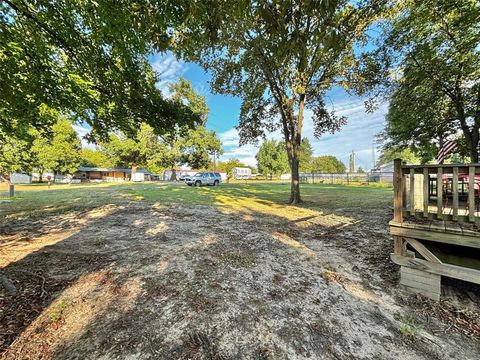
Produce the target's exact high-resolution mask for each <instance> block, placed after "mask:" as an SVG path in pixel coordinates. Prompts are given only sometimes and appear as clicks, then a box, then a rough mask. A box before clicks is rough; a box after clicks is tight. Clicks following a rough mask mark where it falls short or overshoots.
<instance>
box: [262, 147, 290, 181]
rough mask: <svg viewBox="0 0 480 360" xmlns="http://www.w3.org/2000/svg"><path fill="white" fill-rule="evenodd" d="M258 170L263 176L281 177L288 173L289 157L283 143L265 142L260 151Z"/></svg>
mask: <svg viewBox="0 0 480 360" xmlns="http://www.w3.org/2000/svg"><path fill="white" fill-rule="evenodd" d="M256 159H257V168H258V171H259V173H260V174H263V175H271V176H272V175H280V174H282V173H285V172H287V171H288V156H287V153H286V151H285V147H284V145H283V143H282V142H281V141H280V142H277V141H275V140H265V141H264V142H263V144H262V146H261V147H260V149H259V150H258V153H257V156H256Z"/></svg>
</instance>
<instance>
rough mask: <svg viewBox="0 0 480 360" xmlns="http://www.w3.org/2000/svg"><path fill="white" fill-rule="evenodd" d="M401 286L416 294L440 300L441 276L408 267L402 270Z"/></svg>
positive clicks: (403, 267)
mask: <svg viewBox="0 0 480 360" xmlns="http://www.w3.org/2000/svg"><path fill="white" fill-rule="evenodd" d="M400 285H402V287H403V288H404V289H405V290H406V291H408V292H410V293H414V294H417V293H418V294H422V295H424V296H426V297H428V298H430V299H432V300H436V301H438V300H440V294H441V276H440V275H437V274H432V273H429V272H426V271H422V270H417V269H413V268H411V267H408V266H402V267H401V268H400Z"/></svg>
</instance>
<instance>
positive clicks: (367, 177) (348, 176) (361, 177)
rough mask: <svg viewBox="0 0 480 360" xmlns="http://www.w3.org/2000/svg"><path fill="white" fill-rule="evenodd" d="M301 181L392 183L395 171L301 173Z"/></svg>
mask: <svg viewBox="0 0 480 360" xmlns="http://www.w3.org/2000/svg"><path fill="white" fill-rule="evenodd" d="M300 181H301V182H302V183H304V184H350V183H358V184H369V183H392V181H393V172H365V173H342V174H339V173H317V172H312V173H301V174H300Z"/></svg>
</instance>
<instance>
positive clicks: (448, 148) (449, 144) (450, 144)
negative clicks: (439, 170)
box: [437, 140, 457, 164]
mask: <svg viewBox="0 0 480 360" xmlns="http://www.w3.org/2000/svg"><path fill="white" fill-rule="evenodd" d="M456 148H457V143H456V142H455V141H453V140H447V141H445V142H444V143H443V146H442V147H441V148H440V150H439V151H438V155H437V164H443V161H444V160H445V158H446V157H447V155H448V154H450V153H451V152H453V151H454V150H455V149H456Z"/></svg>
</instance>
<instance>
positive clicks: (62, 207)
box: [0, 182, 392, 218]
mask: <svg viewBox="0 0 480 360" xmlns="http://www.w3.org/2000/svg"><path fill="white" fill-rule="evenodd" d="M289 191H290V186H289V184H287V183H277V182H275V183H262V182H259V183H249V184H241V183H237V184H223V185H221V186H219V187H201V188H195V187H188V186H186V185H184V184H181V183H180V184H168V183H158V182H157V183H137V184H135V183H128V184H122V183H103V184H87V185H64V184H60V185H53V186H51V187H50V188H48V187H47V186H46V185H44V184H42V185H17V186H16V196H15V198H14V200H13V201H11V202H3V203H1V204H0V216H6V217H10V218H12V217H21V216H25V215H27V216H35V215H41V214H45V213H62V212H67V211H75V210H85V209H91V208H94V207H97V206H101V205H105V204H122V203H124V202H125V201H128V200H135V201H146V202H158V203H160V204H162V205H171V204H174V203H183V204H192V205H216V206H225V207H237V208H241V207H243V208H246V209H247V208H251V209H256V208H261V209H262V210H265V209H267V207H270V206H271V211H272V212H274V213H275V212H276V211H277V210H280V208H284V207H285V205H286V203H287V200H288V198H289ZM302 198H303V200H304V203H303V204H302V205H301V206H300V207H299V208H304V209H311V210H333V209H337V208H348V209H355V208H377V209H380V208H385V207H388V204H389V203H390V202H391V200H392V190H391V188H389V187H385V186H382V187H376V186H358V185H356V186H355V185H352V186H344V185H323V184H314V185H313V184H304V185H302ZM290 210H291V209H290ZM290 210H289V209H286V210H285V212H287V213H288V212H289V211H290ZM277 212H278V211H277Z"/></svg>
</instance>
